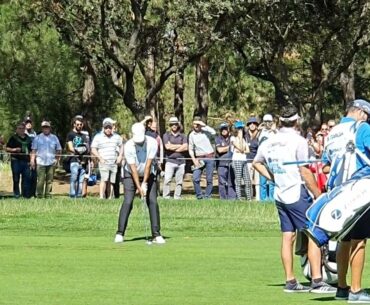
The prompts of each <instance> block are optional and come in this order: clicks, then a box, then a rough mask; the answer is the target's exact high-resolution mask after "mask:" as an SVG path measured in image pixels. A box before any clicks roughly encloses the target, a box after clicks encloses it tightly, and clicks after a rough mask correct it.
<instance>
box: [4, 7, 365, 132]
mask: <svg viewBox="0 0 370 305" xmlns="http://www.w3.org/2000/svg"><path fill="white" fill-rule="evenodd" d="M369 20H370V2H369V1H361V0H356V1H349V0H348V1H347V0H343V1H334V0H326V1H322V0H317V1H315V0H306V1H299V0H290V1H289V0H288V1H282V0H281V1H278V0H264V1H263V0H233V1H231V0H230V1H229V0H202V1H200V0H186V1H184V0H120V1H118V0H22V1H21V0H11V1H0V128H1V129H0V134H1V133H2V134H4V135H5V136H8V135H9V134H11V133H12V132H13V131H14V128H13V127H14V123H15V122H17V121H18V120H19V119H20V118H23V117H24V116H25V114H26V113H27V112H30V113H32V116H33V119H34V121H35V123H37V124H39V123H40V121H41V120H42V119H43V118H48V119H50V120H51V121H52V124H53V126H54V132H56V133H57V134H58V135H59V136H60V137H61V138H62V139H63V138H64V137H65V135H66V133H67V132H68V130H69V129H70V127H71V126H70V120H71V118H72V117H73V116H74V115H76V114H83V115H84V116H85V117H86V119H87V123H88V128H89V129H90V130H97V129H99V128H100V126H101V121H102V119H103V118H104V117H106V116H112V117H114V118H115V119H118V121H119V123H120V125H121V126H120V127H121V131H122V132H127V131H128V130H129V126H130V125H131V124H132V122H133V121H135V120H138V119H140V118H142V117H143V116H144V115H146V114H151V115H153V116H154V117H156V118H157V119H158V121H159V126H160V130H161V132H163V131H164V130H165V128H166V120H168V118H169V117H170V116H173V115H176V116H177V117H178V118H179V119H180V120H181V121H182V122H183V123H184V126H185V129H186V131H189V126H190V124H191V120H192V117H193V115H194V114H197V115H200V116H201V117H202V118H203V119H204V120H205V121H208V123H209V124H211V125H216V124H219V123H220V122H221V121H223V120H225V117H229V116H230V117H233V118H240V119H246V118H247V117H248V116H249V115H250V114H252V113H254V114H259V115H263V114H264V113H267V112H269V113H276V112H277V110H278V109H279V108H280V107H281V106H282V105H284V104H286V103H293V104H295V105H296V106H297V107H298V109H299V110H300V113H301V115H302V116H303V118H304V121H305V124H306V126H308V125H310V126H313V125H317V124H319V123H320V122H321V121H323V120H327V119H328V118H338V117H339V116H340V115H341V114H342V113H343V110H344V108H345V105H346V103H347V102H348V101H350V100H352V99H354V98H355V97H365V98H366V97H369V91H370V86H369V85H370V70H369V68H370V65H369V53H370V49H369V43H370V22H369ZM37 127H38V126H36V128H37Z"/></svg>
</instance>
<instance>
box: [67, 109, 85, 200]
mask: <svg viewBox="0 0 370 305" xmlns="http://www.w3.org/2000/svg"><path fill="white" fill-rule="evenodd" d="M83 126H84V124H83V119H82V118H81V116H76V117H75V118H74V120H73V129H72V131H71V132H70V133H68V135H67V151H68V152H69V153H70V154H71V157H70V158H71V159H70V171H71V177H70V190H69V196H70V197H71V198H81V197H82V193H83V192H82V191H83V182H84V179H85V174H86V168H87V165H88V159H87V158H86V157H85V156H86V155H88V154H89V143H88V138H87V137H86V134H85V133H83V132H82V129H83Z"/></svg>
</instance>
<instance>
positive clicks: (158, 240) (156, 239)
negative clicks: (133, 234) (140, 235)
mask: <svg viewBox="0 0 370 305" xmlns="http://www.w3.org/2000/svg"><path fill="white" fill-rule="evenodd" d="M152 242H153V244H158V245H163V244H165V243H166V241H165V239H164V238H163V237H162V236H160V235H159V236H156V237H154V238H153V240H152Z"/></svg>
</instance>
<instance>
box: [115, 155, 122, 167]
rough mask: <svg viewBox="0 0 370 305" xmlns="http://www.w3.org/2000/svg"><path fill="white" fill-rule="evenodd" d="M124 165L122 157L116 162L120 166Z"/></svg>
mask: <svg viewBox="0 0 370 305" xmlns="http://www.w3.org/2000/svg"><path fill="white" fill-rule="evenodd" d="M121 163H122V157H118V158H117V160H116V164H118V165H120V164H121Z"/></svg>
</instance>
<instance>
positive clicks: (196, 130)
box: [189, 116, 216, 199]
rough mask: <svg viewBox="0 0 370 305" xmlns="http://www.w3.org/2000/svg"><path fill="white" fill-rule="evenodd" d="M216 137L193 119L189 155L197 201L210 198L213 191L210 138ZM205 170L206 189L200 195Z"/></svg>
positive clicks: (200, 121)
mask: <svg viewBox="0 0 370 305" xmlns="http://www.w3.org/2000/svg"><path fill="white" fill-rule="evenodd" d="M215 135H216V131H215V130H214V129H213V128H211V127H209V126H207V125H206V124H205V123H204V122H202V120H201V118H200V117H198V116H195V117H194V119H193V131H192V132H191V133H190V134H189V155H190V157H191V159H192V160H193V164H194V166H193V167H192V168H193V184H194V189H195V195H196V197H197V199H203V198H205V199H208V198H211V195H212V189H213V170H214V168H215V160H214V158H215V152H214V149H213V146H212V143H211V140H210V138H211V137H214V136H215ZM204 168H205V169H206V180H207V187H206V190H205V193H204V194H203V193H202V188H201V187H200V179H201V177H202V173H203V169H204Z"/></svg>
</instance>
